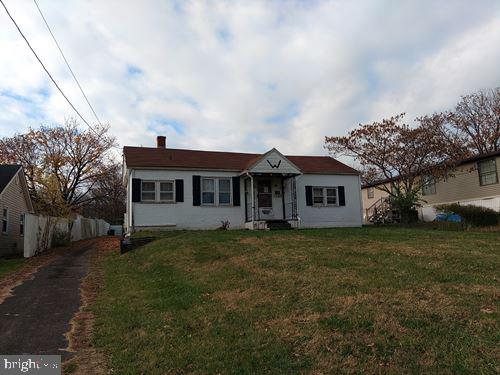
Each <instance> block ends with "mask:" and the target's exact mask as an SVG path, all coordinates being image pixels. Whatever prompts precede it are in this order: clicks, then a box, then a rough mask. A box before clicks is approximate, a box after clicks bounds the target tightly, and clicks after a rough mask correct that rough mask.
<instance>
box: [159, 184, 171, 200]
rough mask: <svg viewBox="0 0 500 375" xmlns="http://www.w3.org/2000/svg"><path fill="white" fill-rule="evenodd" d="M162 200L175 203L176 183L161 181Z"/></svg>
mask: <svg viewBox="0 0 500 375" xmlns="http://www.w3.org/2000/svg"><path fill="white" fill-rule="evenodd" d="M160 200H161V201H162V202H173V201H174V182H173V181H160Z"/></svg>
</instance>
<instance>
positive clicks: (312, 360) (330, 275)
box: [93, 228, 500, 374]
mask: <svg viewBox="0 0 500 375" xmlns="http://www.w3.org/2000/svg"><path fill="white" fill-rule="evenodd" d="M161 236H162V237H161V238H160V239H159V240H157V241H154V242H151V243H149V244H148V245H146V246H144V247H142V248H140V249H137V250H135V251H133V252H130V253H127V254H124V255H117V254H116V255H112V256H111V257H109V258H107V260H106V261H105V262H104V263H103V264H102V266H103V268H104V271H105V280H106V281H105V287H104V290H103V292H102V293H101V295H100V296H99V298H98V299H97V301H96V303H95V305H94V306H93V310H94V312H95V315H96V321H95V324H96V326H95V327H96V330H95V332H96V333H95V336H94V339H93V340H94V344H95V345H96V347H97V348H98V349H100V350H104V351H105V352H106V353H107V354H108V355H109V356H110V361H111V366H112V368H113V369H114V371H115V373H119V374H138V373H145V374H165V373H200V374H201V373H234V374H242V373H248V374H255V373H287V374H289V373H315V374H316V373H338V372H351V373H360V372H365V373H381V372H383V373H387V372H390V373H424V372H425V373H429V372H434V373H435V372H439V373H495V372H497V371H499V357H500V350H499V343H500V327H499V321H500V319H499V311H498V310H499V307H500V306H499V305H500V304H499V292H500V286H499V278H500V272H499V270H500V233H467V232H449V231H448V232H447V231H431V230H422V229H406V230H405V229H398V228H355V229H330V230H302V231H282V232H248V231H247V232H245V231H228V232H224V231H206V232H181V231H179V232H166V233H162V234H161Z"/></svg>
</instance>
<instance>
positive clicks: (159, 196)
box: [156, 180, 175, 203]
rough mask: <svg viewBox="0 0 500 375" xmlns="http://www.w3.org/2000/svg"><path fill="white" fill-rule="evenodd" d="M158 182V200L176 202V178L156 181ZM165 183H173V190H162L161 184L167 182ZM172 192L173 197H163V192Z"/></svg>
mask: <svg viewBox="0 0 500 375" xmlns="http://www.w3.org/2000/svg"><path fill="white" fill-rule="evenodd" d="M156 182H157V190H158V194H157V197H158V202H161V203H174V202H175V181H174V180H159V181H156ZM165 183H168V184H172V191H169V190H164V191H162V190H161V184H165ZM162 192H163V193H170V192H171V193H172V199H161V193H162Z"/></svg>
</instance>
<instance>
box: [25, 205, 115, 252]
mask: <svg viewBox="0 0 500 375" xmlns="http://www.w3.org/2000/svg"><path fill="white" fill-rule="evenodd" d="M108 229H109V224H108V223H107V222H105V221H104V220H101V219H88V218H85V217H82V216H78V217H77V218H76V219H67V218H60V217H50V216H37V215H33V214H26V215H25V219H24V257H25V258H29V257H32V256H33V255H35V254H38V253H40V252H43V251H44V250H47V249H50V248H51V247H52V245H53V244H54V243H55V242H57V241H58V240H59V239H67V238H68V237H69V239H70V241H71V242H75V241H80V240H84V239H87V238H93V237H100V236H105V235H107V233H108Z"/></svg>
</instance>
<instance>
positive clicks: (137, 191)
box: [132, 178, 141, 202]
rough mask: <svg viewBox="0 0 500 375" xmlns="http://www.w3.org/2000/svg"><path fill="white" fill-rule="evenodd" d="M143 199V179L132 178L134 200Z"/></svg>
mask: <svg viewBox="0 0 500 375" xmlns="http://www.w3.org/2000/svg"><path fill="white" fill-rule="evenodd" d="M140 201H141V179H140V178H133V179H132V202H140Z"/></svg>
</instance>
